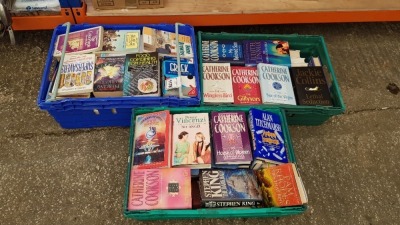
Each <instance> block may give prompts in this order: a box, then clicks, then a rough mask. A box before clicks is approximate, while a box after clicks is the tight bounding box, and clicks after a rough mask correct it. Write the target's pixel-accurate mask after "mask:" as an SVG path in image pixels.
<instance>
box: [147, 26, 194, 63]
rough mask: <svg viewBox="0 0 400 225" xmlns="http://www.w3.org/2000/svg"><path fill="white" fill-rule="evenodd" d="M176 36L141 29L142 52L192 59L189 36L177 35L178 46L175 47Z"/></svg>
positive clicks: (148, 28) (155, 30)
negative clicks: (178, 55)
mask: <svg viewBox="0 0 400 225" xmlns="http://www.w3.org/2000/svg"><path fill="white" fill-rule="evenodd" d="M176 38H177V37H176V34H175V33H171V32H168V31H164V30H158V29H154V28H150V27H143V51H144V52H158V53H162V54H168V55H176V54H177V52H179V53H180V56H183V57H192V58H193V57H194V55H193V49H192V40H191V38H190V36H187V35H183V34H179V35H178V38H179V39H178V40H179V46H176Z"/></svg>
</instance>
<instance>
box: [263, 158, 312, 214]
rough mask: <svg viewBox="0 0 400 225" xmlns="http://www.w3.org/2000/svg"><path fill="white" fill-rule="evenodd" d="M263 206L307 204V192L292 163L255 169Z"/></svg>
mask: <svg viewBox="0 0 400 225" xmlns="http://www.w3.org/2000/svg"><path fill="white" fill-rule="evenodd" d="M256 175H257V179H258V181H259V183H260V187H261V192H262V195H263V199H264V203H265V206H267V207H286V206H299V205H303V204H307V202H308V199H307V193H306V191H305V189H304V185H303V182H302V181H301V177H300V176H299V175H298V171H297V169H296V166H295V165H294V164H293V163H286V164H282V165H278V166H274V167H269V168H265V169H261V170H258V171H256Z"/></svg>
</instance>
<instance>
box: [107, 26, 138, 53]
mask: <svg viewBox="0 0 400 225" xmlns="http://www.w3.org/2000/svg"><path fill="white" fill-rule="evenodd" d="M139 49H140V30H105V31H104V35H103V46H102V49H101V50H102V51H104V52H111V53H117V52H120V53H137V52H139Z"/></svg>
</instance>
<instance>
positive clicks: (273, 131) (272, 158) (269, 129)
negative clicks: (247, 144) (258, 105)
mask: <svg viewBox="0 0 400 225" xmlns="http://www.w3.org/2000/svg"><path fill="white" fill-rule="evenodd" d="M248 120H249V122H248V123H249V128H250V134H251V138H252V145H253V158H254V161H253V163H252V166H251V168H253V169H259V168H260V167H262V164H263V163H264V162H268V163H273V164H282V163H287V162H289V161H288V157H287V151H286V146H285V136H284V134H283V130H282V122H281V120H280V117H279V115H278V114H275V113H272V112H269V111H266V110H260V109H255V108H251V109H250V111H249V117H248ZM258 161H259V162H258ZM260 162H261V163H260Z"/></svg>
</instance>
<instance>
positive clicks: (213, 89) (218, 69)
mask: <svg viewBox="0 0 400 225" xmlns="http://www.w3.org/2000/svg"><path fill="white" fill-rule="evenodd" d="M203 99H204V102H205V103H233V101H234V98H233V87H232V76H231V66H230V64H229V63H203Z"/></svg>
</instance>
